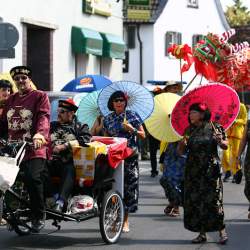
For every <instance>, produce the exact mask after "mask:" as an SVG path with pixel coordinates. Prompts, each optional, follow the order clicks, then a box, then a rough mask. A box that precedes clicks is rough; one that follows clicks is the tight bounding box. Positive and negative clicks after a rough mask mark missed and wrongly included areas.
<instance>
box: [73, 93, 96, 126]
mask: <svg viewBox="0 0 250 250" xmlns="http://www.w3.org/2000/svg"><path fill="white" fill-rule="evenodd" d="M99 93H100V91H94V92H92V93H89V94H87V95H86V96H84V97H83V98H82V100H81V101H80V104H79V107H78V110H77V118H78V120H79V121H80V122H81V123H85V124H88V126H89V128H92V127H93V125H94V122H95V120H96V118H97V117H98V116H99V115H100V114H101V113H100V110H99V108H98V105H97V98H98V95H99Z"/></svg>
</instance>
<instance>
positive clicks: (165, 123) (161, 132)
mask: <svg viewBox="0 0 250 250" xmlns="http://www.w3.org/2000/svg"><path fill="white" fill-rule="evenodd" d="M180 98H181V97H180V96H179V95H176V94H173V93H163V94H159V95H157V96H155V97H154V103H155V106H154V110H153V113H152V114H151V116H150V117H149V118H148V119H146V120H145V125H146V128H147V130H148V132H149V133H150V134H151V135H152V136H153V137H155V138H156V139H158V140H160V141H166V142H175V141H178V140H180V139H181V137H179V136H178V135H177V134H176V133H175V132H174V130H173V129H172V126H171V123H170V114H171V113H172V110H173V108H174V106H175V104H176V103H177V101H178V100H179V99H180Z"/></svg>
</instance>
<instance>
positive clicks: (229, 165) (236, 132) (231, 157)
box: [222, 103, 247, 184]
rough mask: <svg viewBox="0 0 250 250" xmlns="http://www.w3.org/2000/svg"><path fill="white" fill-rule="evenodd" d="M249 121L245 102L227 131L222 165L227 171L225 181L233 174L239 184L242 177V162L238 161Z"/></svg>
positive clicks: (234, 180)
mask: <svg viewBox="0 0 250 250" xmlns="http://www.w3.org/2000/svg"><path fill="white" fill-rule="evenodd" d="M246 123H247V109H246V107H245V105H244V104H243V103H241V104H240V111H239V114H238V116H237V118H236V120H235V121H234V123H233V125H232V126H231V127H230V128H229V129H228V130H227V131H226V134H227V138H228V149H227V150H225V151H223V157H222V166H223V169H224V172H225V176H224V179H223V181H224V182H227V181H228V179H229V178H230V176H231V173H232V174H233V182H236V183H237V184H239V183H240V182H241V179H242V170H241V166H240V163H239V162H237V161H236V158H237V156H238V151H239V146H240V142H241V139H242V137H243V132H244V128H245V126H246Z"/></svg>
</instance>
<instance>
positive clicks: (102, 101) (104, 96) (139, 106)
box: [97, 81, 154, 121]
mask: <svg viewBox="0 0 250 250" xmlns="http://www.w3.org/2000/svg"><path fill="white" fill-rule="evenodd" d="M118 90H120V91H122V92H124V93H125V94H126V95H127V96H128V104H127V108H126V109H128V110H133V111H135V112H137V113H138V115H139V116H140V117H141V119H142V121H144V120H145V119H147V118H148V117H149V116H150V114H151V113H152V112H153V109H154V98H153V95H152V94H151V93H150V92H149V90H147V89H146V88H145V87H143V86H142V85H140V84H138V83H135V82H130V81H117V82H113V83H112V84H111V85H109V86H107V87H105V88H104V89H103V90H101V92H100V94H99V97H98V100H97V102H98V106H99V108H100V110H101V112H102V114H103V115H104V116H106V115H108V114H109V113H111V112H112V111H110V110H109V109H108V100H109V97H110V96H111V95H112V94H113V93H114V92H115V91H118Z"/></svg>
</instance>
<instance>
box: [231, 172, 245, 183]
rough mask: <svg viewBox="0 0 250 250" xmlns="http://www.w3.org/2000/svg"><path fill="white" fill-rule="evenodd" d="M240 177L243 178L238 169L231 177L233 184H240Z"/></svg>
mask: <svg viewBox="0 0 250 250" xmlns="http://www.w3.org/2000/svg"><path fill="white" fill-rule="evenodd" d="M242 176H243V173H242V170H241V169H239V170H238V171H237V172H236V174H235V175H234V177H233V181H234V182H233V183H236V184H240V183H241V180H242Z"/></svg>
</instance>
